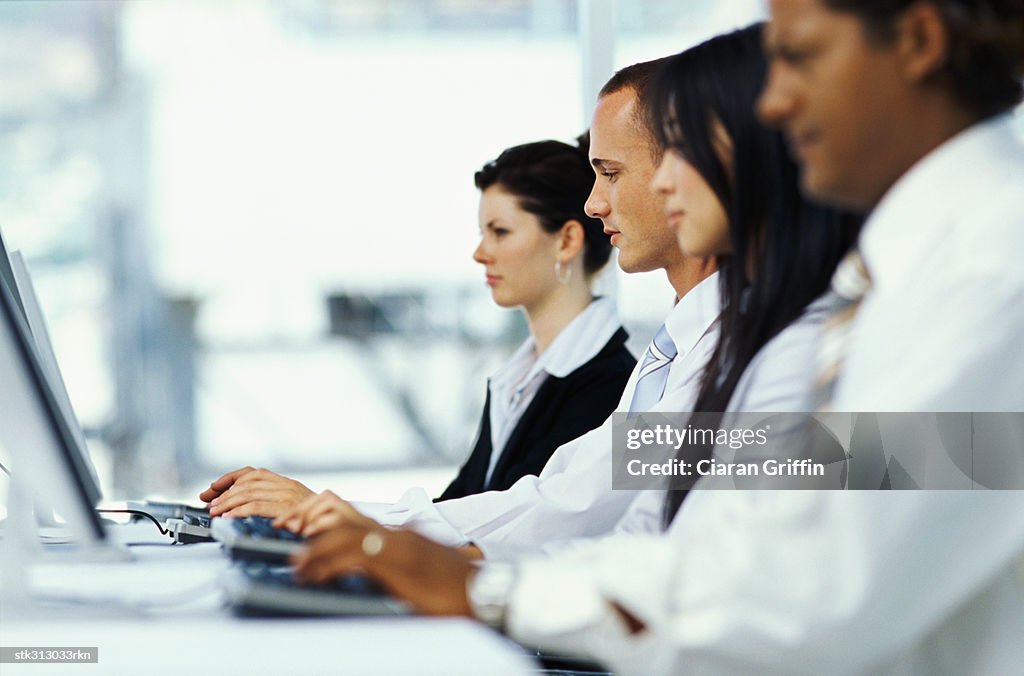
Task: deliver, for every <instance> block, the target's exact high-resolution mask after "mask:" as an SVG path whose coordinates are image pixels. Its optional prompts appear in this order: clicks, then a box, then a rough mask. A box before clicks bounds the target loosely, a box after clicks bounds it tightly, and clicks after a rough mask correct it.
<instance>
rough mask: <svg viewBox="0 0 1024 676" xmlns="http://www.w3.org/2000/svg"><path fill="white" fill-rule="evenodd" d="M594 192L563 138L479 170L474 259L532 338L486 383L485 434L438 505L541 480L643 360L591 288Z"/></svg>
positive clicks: (596, 227)
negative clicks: (528, 478) (529, 478)
mask: <svg viewBox="0 0 1024 676" xmlns="http://www.w3.org/2000/svg"><path fill="white" fill-rule="evenodd" d="M580 140H581V143H585V142H586V137H585V136H584V137H583V138H581V139H580ZM592 184H593V173H592V171H591V169H590V165H589V161H588V160H587V149H586V148H585V147H583V148H579V147H573V146H569V145H566V144H564V143H560V142H558V141H541V142H538V143H527V144H525V145H521V146H516V147H514V148H509V149H508V150H506V151H504V152H503V153H501V155H499V156H498V158H497V159H496V160H494V161H493V162H489V163H488V164H487V165H485V166H484V168H483V169H481V170H480V171H478V172H477V173H476V187H477V188H479V189H480V190H481V195H480V233H481V240H480V246H478V247H477V249H476V252H474V254H473V258H474V260H476V262H478V263H480V264H481V265H483V266H485V269H486V275H487V284H488V286H490V287H491V295H492V297H493V298H494V302H495V303H497V304H498V305H500V306H502V307H521V308H522V309H523V312H524V313H525V315H526V321H527V324H528V325H529V328H530V336H529V338H527V339H526V342H524V343H523V345H522V346H521V347H520V348H519V350H518V351H517V352H516V353H515V354H514V355H513V357H512V359H511V360H510V361H509V363H508V364H507V365H506V366H504V367H503V368H502V369H501V370H499V371H498V372H497V373H496V374H494V375H493V376H492V377H491V378H490V380H489V381H488V393H487V403H486V404H485V405H484V413H483V418H482V420H481V422H480V435H479V437H478V438H477V441H476V444H475V446H474V448H473V452H472V453H471V455H470V456H469V459H468V460H467V461H466V463H465V464H464V465H463V466H462V469H461V470H460V471H459V474H458V476H457V477H456V478H455V480H454V481H452V483H451V484H450V485H449V486H448V488H447V489H445V491H444V493H442V494H441V497H440V498H438V499H439V500H448V499H452V498H461V497H464V496H466V495H472V494H474V493H479V492H481V491H484V490H503V489H506V488H508V487H509V486H511V485H512V484H514V483H515V482H516V481H518V480H519V479H520V478H521V477H523V476H525V475H527V474H539V473H540V471H541V470H542V469H543V468H544V464H545V463H546V462H547V460H548V458H549V457H551V454H552V453H553V452H554V451H555V449H556V448H558V447H559V446H561V445H562V444H563V443H565V442H567V441H570V440H572V439H575V438H576V437H579V436H581V435H583V434H584V433H585V432H589V431H590V430H592V429H594V428H595V427H597V426H598V425H600V424H601V423H602V422H603V421H604V420H605V418H607V417H608V415H609V414H610V413H611V412H612V410H613V409H614V408H615V405H616V403H618V400H619V397H620V396H621V395H622V389H623V387H625V384H626V380H627V378H628V377H629V374H630V372H631V371H632V369H633V366H634V365H635V364H636V360H635V359H634V358H633V356H632V355H631V354H630V353H629V351H628V350H627V349H626V338H627V334H626V332H625V330H624V329H623V328H622V326H621V325H620V322H619V319H618V316H617V313H616V311H615V306H614V303H613V301H612V300H611V299H609V298H594V296H593V293H592V291H591V282H592V280H593V278H594V275H596V274H597V273H598V272H599V271H600V270H601V269H602V268H603V267H604V265H605V264H606V263H607V262H608V258H609V255H610V253H611V244H610V243H609V241H608V237H607V236H606V235H605V234H604V233H603V232H602V226H601V222H600V221H598V220H596V219H593V218H590V217H589V216H587V215H586V214H585V213H584V211H583V205H584V203H585V202H586V199H587V195H588V194H589V193H590V188H591V186H592Z"/></svg>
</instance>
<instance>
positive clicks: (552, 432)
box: [199, 135, 636, 516]
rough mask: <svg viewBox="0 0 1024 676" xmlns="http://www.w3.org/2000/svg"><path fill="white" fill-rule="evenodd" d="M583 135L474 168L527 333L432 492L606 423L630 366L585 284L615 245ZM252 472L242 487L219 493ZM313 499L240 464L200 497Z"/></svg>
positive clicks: (609, 306)
mask: <svg viewBox="0 0 1024 676" xmlns="http://www.w3.org/2000/svg"><path fill="white" fill-rule="evenodd" d="M588 140H589V139H588V138H587V136H586V135H584V136H583V137H581V138H580V139H579V144H578V145H577V146H571V145H567V144H565V143H560V142H558V141H540V142H538V143H527V144H525V145H521V146H516V147H514V148H509V149H508V150H506V151H505V152H503V153H502V154H501V155H500V156H499V157H498V159H496V160H494V161H493V162H489V163H488V164H487V165H486V166H484V168H483V169H481V170H480V171H478V172H477V173H476V176H475V179H476V185H477V187H478V188H479V189H480V190H481V195H480V235H481V239H480V245H479V246H478V247H477V249H476V251H475V252H474V254H473V258H474V260H476V261H477V262H478V263H480V264H481V265H483V266H484V268H485V271H486V272H485V274H486V281H487V285H488V286H489V287H490V288H491V295H492V297H493V298H494V302H495V303H497V304H498V305H500V306H502V307H521V308H522V309H523V312H524V313H525V315H526V320H527V324H528V325H529V327H530V337H529V338H528V339H527V341H526V342H525V343H524V344H523V345H522V347H520V349H519V351H517V352H516V354H515V355H513V357H512V359H511V360H510V361H509V363H508V364H507V365H506V366H505V367H503V368H502V369H501V370H500V371H499V372H498V373H496V374H495V375H494V376H493V377H492V378H491V379H490V381H489V382H488V394H487V403H486V405H485V406H484V413H483V419H482V422H481V425H480V434H479V437H478V439H477V442H476V445H475V446H474V448H473V451H472V453H471V454H470V456H469V459H468V460H467V461H466V463H465V465H463V467H462V469H461V470H460V471H459V474H458V476H457V477H456V478H455V480H454V481H453V482H452V484H451V485H450V486H449V487H448V489H447V490H445V492H444V493H443V494H442V496H441V497H440V498H438V499H445V500H446V499H450V498H458V497H463V496H465V495H470V494H473V493H479V492H482V491H484V490H488V489H503V488H507V487H509V486H511V485H512V484H513V483H515V482H516V480H518V479H519V478H520V477H522V476H525V475H527V474H538V473H540V471H541V470H542V469H543V468H544V465H545V463H547V461H548V458H550V457H551V454H552V453H553V452H554V451H555V449H557V448H558V447H559V446H561V445H562V444H564V443H565V442H567V441H571V440H573V439H575V438H576V437H578V436H581V435H583V434H584V433H586V432H589V431H590V430H592V429H594V428H596V427H598V426H599V425H600V424H601V423H602V422H604V420H605V419H606V418H607V417H608V416H609V415H610V414H611V412H612V411H613V410H614V409H615V406H616V404H617V403H618V400H619V397H620V396H621V394H622V390H623V388H625V386H626V380H627V379H628V378H629V375H630V372H631V371H632V370H633V366H634V365H635V364H636V360H635V359H634V358H633V356H632V355H631V354H630V353H629V351H628V350H627V349H626V332H625V331H624V330H623V329H622V326H621V322H620V321H619V319H618V313H617V311H616V310H615V305H614V303H613V301H612V300H611V299H609V298H594V296H593V293H592V292H591V281H592V280H593V277H594V276H595V275H596V274H597V273H598V272H599V271H600V270H601V268H603V267H604V265H605V263H607V262H608V258H609V256H610V254H611V243H610V242H609V240H608V237H607V236H605V234H604V232H603V230H602V228H603V226H602V225H601V222H600V221H599V220H596V219H592V218H590V217H588V216H587V215H586V213H585V212H584V210H583V205H584V203H586V201H587V197H588V196H589V194H590V189H591V187H592V186H593V183H594V174H593V171H592V170H591V168H590V162H589V160H588V158H587V151H588V148H587V145H588ZM246 475H249V476H246ZM249 479H252V481H251V482H250V483H249V485H248V486H247V487H246V490H245V491H239V492H238V495H235V496H232V495H228V496H227V497H224V498H222V497H221V496H223V495H224V494H225V493H226V492H228V491H229V490H230V489H231V487H232V486H233V485H234V484H235V482H236V481H239V480H241V481H243V482H245V481H248V480H249ZM257 484H258V485H257ZM312 495H314V493H313V491H311V490H310V489H309V488H308V487H306V486H304V485H303V484H301V483H300V482H298V481H295V480H294V479H289V478H287V477H284V476H281V475H279V474H276V473H274V472H270V471H269V470H253V468H251V467H244V468H242V469H239V470H235V471H234V472H229V473H228V474H225V475H224V476H222V477H220V478H218V479H217V480H215V481H214V482H213V483H211V484H210V488H209V489H207V490H205V491H203V492H202V493H201V494H200V496H199V497H200V499H201V500H203V501H206V502H209V501H215V502H214V503H213V504H211V506H210V513H211V515H219V514H226V513H231V510H239V511H236V512H233V513H232V515H233V516H246V515H249V514H254V513H255V514H264V515H266V516H278V515H280V514H282V513H284V512H286V511H288V510H290V509H292V508H293V507H295V506H296V505H298V504H299V503H301V502H302V501H303V500H306V499H307V498H309V497H310V496H312Z"/></svg>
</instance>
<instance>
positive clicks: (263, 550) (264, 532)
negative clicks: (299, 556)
mask: <svg viewBox="0 0 1024 676" xmlns="http://www.w3.org/2000/svg"><path fill="white" fill-rule="evenodd" d="M272 521H273V519H271V518H269V517H265V516H247V517H245V518H243V519H225V518H214V519H213V521H212V523H211V524H210V533H211V535H212V536H213V539H214V540H216V541H218V542H220V543H221V544H222V545H224V549H225V551H227V553H228V555H229V556H230V557H231V558H232V559H234V560H236V561H261V562H264V563H271V564H284V563H287V562H288V557H289V556H290V555H291V554H292V553H294V552H296V551H298V550H299V548H301V547H302V544H303V543H304V542H305V541H306V538H304V537H302V536H301V535H297V534H295V533H293V532H291V531H289V530H285V529H283V528H274V527H273V526H271V525H270V524H271V522H272Z"/></svg>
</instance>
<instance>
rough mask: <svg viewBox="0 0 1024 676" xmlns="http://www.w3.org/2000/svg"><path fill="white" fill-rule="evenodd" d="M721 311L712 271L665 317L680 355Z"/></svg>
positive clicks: (714, 274)
mask: <svg viewBox="0 0 1024 676" xmlns="http://www.w3.org/2000/svg"><path fill="white" fill-rule="evenodd" d="M720 314H722V302H721V299H720V297H719V292H718V273H717V272H714V273H712V274H711V275H709V276H708V277H707V278H706V279H704V280H703V281H702V282H701V283H700V284H698V285H697V286H695V287H693V288H692V289H690V290H689V291H688V292H687V293H686V295H684V296H683V297H682V298H680V299H679V300H678V301H677V302H676V305H675V307H673V308H672V311H671V312H669V313H668V317H666V318H665V328H666V329H667V330H668V335H669V336H670V337H671V338H672V342H673V343H674V344H675V346H676V350H677V351H678V353H679V355H680V356H682V355H685V354H686V353H687V352H689V351H690V350H692V349H693V347H694V346H695V345H696V344H697V343H698V342H699V341H700V339H701V337H703V336H704V334H705V333H707V331H708V329H709V328H710V327H711V325H712V324H714V323H715V321H716V320H717V319H718V316H719V315H720Z"/></svg>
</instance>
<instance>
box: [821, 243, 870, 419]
mask: <svg viewBox="0 0 1024 676" xmlns="http://www.w3.org/2000/svg"><path fill="white" fill-rule="evenodd" d="M869 291H871V276H870V274H869V273H868V269H867V268H866V267H865V266H864V259H863V258H861V256H860V252H859V251H857V250H856V249H854V250H853V251H851V252H850V253H848V254H847V255H846V257H845V258H844V259H843V260H842V261H840V263H839V266H838V267H837V268H836V271H835V274H833V275H832V289H831V293H830V301H831V304H832V307H831V315H830V316H829V318H828V319H827V320H826V321H825V328H824V333H823V335H822V341H821V352H820V354H819V366H820V368H819V371H818V379H817V382H816V383H815V391H816V400H817V401H816V403H817V404H818V405H819V408H820V409H822V410H829V409H830V408H831V406H830V405H829V404H830V402H831V401H832V395H833V394H834V392H835V385H836V379H837V378H838V377H839V372H840V371H841V370H842V367H843V360H844V358H845V356H846V351H847V348H848V344H849V342H850V332H851V330H852V329H853V319H854V317H855V316H856V315H857V310H858V309H860V304H861V301H863V300H864V297H865V296H866V295H867V294H868V292H869Z"/></svg>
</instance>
